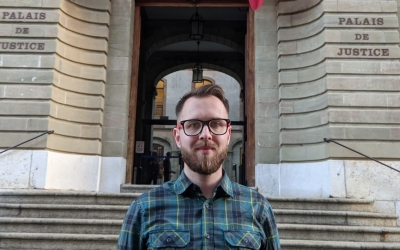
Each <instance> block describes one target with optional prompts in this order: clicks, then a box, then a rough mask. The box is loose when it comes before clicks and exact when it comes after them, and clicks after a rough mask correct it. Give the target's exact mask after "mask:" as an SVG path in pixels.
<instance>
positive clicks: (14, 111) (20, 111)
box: [0, 101, 50, 116]
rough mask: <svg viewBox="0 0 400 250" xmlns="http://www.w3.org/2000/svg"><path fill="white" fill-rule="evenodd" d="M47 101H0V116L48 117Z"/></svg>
mask: <svg viewBox="0 0 400 250" xmlns="http://www.w3.org/2000/svg"><path fill="white" fill-rule="evenodd" d="M49 113H50V103H49V102H48V101H1V102H0V114H2V115H38V116H41V115H49Z"/></svg>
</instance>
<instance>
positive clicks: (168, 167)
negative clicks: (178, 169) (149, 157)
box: [163, 152, 175, 182]
mask: <svg viewBox="0 0 400 250" xmlns="http://www.w3.org/2000/svg"><path fill="white" fill-rule="evenodd" d="M170 158H171V152H167V156H166V157H165V159H164V160H163V167H164V182H167V181H169V179H170V176H171V173H174V174H175V172H174V171H171V160H170Z"/></svg>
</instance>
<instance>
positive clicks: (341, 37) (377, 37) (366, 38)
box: [325, 29, 399, 44]
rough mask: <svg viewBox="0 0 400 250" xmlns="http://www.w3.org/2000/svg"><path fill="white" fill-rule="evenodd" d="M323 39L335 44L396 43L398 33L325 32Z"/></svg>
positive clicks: (381, 31)
mask: <svg viewBox="0 0 400 250" xmlns="http://www.w3.org/2000/svg"><path fill="white" fill-rule="evenodd" d="M325 38H326V41H327V42H335V43H339V42H341V43H368V44H370V43H384V44H388V43H398V42H399V32H397V31H390V30H389V31H385V30H379V31H373V30H368V32H366V31H365V30H362V29H359V30H326V31H325Z"/></svg>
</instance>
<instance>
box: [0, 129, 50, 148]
mask: <svg viewBox="0 0 400 250" xmlns="http://www.w3.org/2000/svg"><path fill="white" fill-rule="evenodd" d="M38 135H39V133H38V132H29V133H23V132H0V137H1V140H0V147H1V148H8V147H13V146H15V145H17V144H20V143H21V142H24V141H27V140H29V139H32V138H33V137H35V136H38ZM47 138H48V137H47V136H42V137H39V138H37V139H35V140H32V141H30V142H27V143H25V144H23V146H20V149H23V148H44V147H46V141H47Z"/></svg>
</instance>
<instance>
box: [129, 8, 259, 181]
mask: <svg viewBox="0 0 400 250" xmlns="http://www.w3.org/2000/svg"><path fill="white" fill-rule="evenodd" d="M196 7H197V10H198V12H199V14H201V15H202V16H203V18H204V20H205V25H204V37H203V38H202V39H201V40H200V46H201V53H200V55H201V63H202V66H203V68H205V69H207V70H213V71H218V72H222V73H224V74H226V75H228V76H230V77H232V78H234V79H235V80H236V81H237V82H238V83H239V85H240V89H239V91H238V93H237V95H239V96H240V98H241V101H243V105H242V110H243V118H242V119H241V120H237V121H235V122H236V125H238V126H244V129H243V142H244V147H243V148H244V150H241V151H243V154H242V155H241V156H240V159H243V160H242V164H243V166H244V165H246V166H251V167H252V168H254V164H252V162H253V163H254V134H253V133H254V132H253V131H254V129H251V130H248V128H247V126H248V124H249V122H250V124H253V125H254V104H251V103H250V105H249V104H248V103H246V102H245V99H247V98H249V97H250V98H249V99H248V100H254V98H251V94H252V95H253V96H254V62H253V63H251V62H250V63H249V62H248V61H249V60H251V58H253V60H254V55H253V56H251V55H249V54H254V47H252V46H250V45H251V44H254V41H253V42H251V39H250V40H249V33H252V32H253V27H252V26H251V27H250V31H251V32H249V22H248V19H251V16H252V15H253V14H254V13H252V11H251V10H249V8H248V2H247V1H240V2H235V3H227V2H226V1H221V2H219V1H212V2H209V3H206V2H202V4H201V5H200V4H199V5H197V6H196ZM195 10H196V8H195V6H193V5H192V4H191V3H188V2H187V1H176V2H174V4H172V3H171V2H169V3H168V4H166V3H163V2H161V1H160V2H157V1H154V2H148V1H146V2H144V1H143V2H141V1H136V9H135V33H134V34H135V35H134V44H133V46H134V49H133V61H132V65H136V67H132V84H131V97H130V120H129V132H128V156H127V178H126V180H127V182H128V183H132V180H134V177H133V173H134V171H133V170H134V166H136V165H137V164H136V165H135V164H134V163H135V162H140V161H139V159H140V157H141V156H140V155H138V154H135V153H134V146H135V142H136V141H144V145H145V153H144V154H146V153H147V154H149V153H150V152H151V151H152V150H153V149H152V145H153V142H152V138H153V137H152V136H153V128H152V126H174V125H175V124H176V121H175V120H174V119H171V117H167V116H165V115H161V116H162V117H161V119H154V115H155V113H157V112H158V113H159V112H161V111H160V110H162V109H163V108H165V107H166V106H164V107H162V105H161V103H160V101H159V100H156V99H157V94H158V92H160V90H159V89H157V85H158V84H159V82H160V81H164V80H163V78H164V77H165V76H167V75H168V74H170V73H173V72H177V71H179V70H183V71H184V70H189V71H190V70H191V68H193V65H194V63H195V62H196V60H198V53H197V51H196V50H198V47H197V45H198V44H197V43H196V41H193V40H191V39H190V38H189V32H190V25H189V20H190V18H191V16H192V15H193V14H194V13H195ZM251 37H254V35H253V36H250V38H251ZM253 39H254V38H253ZM249 41H250V43H249ZM253 46H254V45H253ZM249 51H250V52H249ZM137 65H139V67H137ZM251 65H253V68H251ZM249 67H250V68H249ZM251 75H253V76H251ZM163 83H164V84H166V85H168V82H163ZM187 84H191V82H189V83H187ZM190 87H191V86H190ZM181 89H182V88H178V90H181ZM135 90H136V91H135ZM185 92H186V91H185ZM185 92H180V91H175V94H176V98H179V97H180V96H181V95H182V94H184V93H185ZM164 94H165V92H164ZM156 106H157V108H155V107H156ZM171 130H172V129H171ZM248 131H249V132H250V134H249V133H248ZM251 145H253V146H251ZM132 152H133V153H132ZM247 159H248V160H247ZM249 160H250V161H249ZM249 163H250V165H249ZM247 168H248V167H246V169H247ZM242 169H243V174H242V175H243V176H244V175H245V173H244V169H245V168H244V167H243V168H242ZM253 172H254V171H253ZM246 175H247V174H246ZM253 177H254V176H253ZM246 179H247V177H246ZM241 182H242V183H243V184H246V181H245V179H244V178H243V180H242V181H241Z"/></svg>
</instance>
